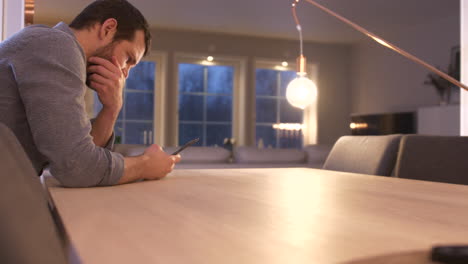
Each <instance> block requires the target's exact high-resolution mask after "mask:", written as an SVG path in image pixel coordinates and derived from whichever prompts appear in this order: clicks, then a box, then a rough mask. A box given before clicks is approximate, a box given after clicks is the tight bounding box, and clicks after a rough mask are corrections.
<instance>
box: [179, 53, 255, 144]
mask: <svg viewBox="0 0 468 264" xmlns="http://www.w3.org/2000/svg"><path fill="white" fill-rule="evenodd" d="M208 56H213V57H214V61H213V62H208V61H206V58H207V57H208ZM246 61H247V60H246V58H245V57H233V56H224V55H216V54H188V53H176V54H175V55H174V65H173V72H174V86H175V87H176V89H175V91H174V97H175V99H174V101H173V102H175V104H174V106H173V108H172V109H171V110H174V113H175V122H173V125H174V127H173V128H172V131H175V133H174V135H173V138H172V140H171V142H175V145H176V146H177V145H178V138H179V111H178V110H179V109H178V107H179V88H180V87H179V64H181V63H188V64H200V65H206V66H214V65H219V66H231V67H233V68H234V76H233V84H232V119H231V120H232V121H231V129H232V137H233V138H235V139H236V141H237V142H238V144H245V143H244V142H245V141H246V138H245V137H246V136H245V135H246V132H245V127H246V124H245V123H246V120H245V118H242V117H244V116H245V105H246V101H245V100H243V98H245V95H246V91H245V87H246V85H245V72H246Z"/></svg>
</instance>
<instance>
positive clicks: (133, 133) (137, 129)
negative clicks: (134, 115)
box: [123, 121, 154, 144]
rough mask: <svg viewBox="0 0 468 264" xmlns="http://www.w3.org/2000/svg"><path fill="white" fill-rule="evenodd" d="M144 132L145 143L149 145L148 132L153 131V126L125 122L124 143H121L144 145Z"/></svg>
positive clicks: (150, 124)
mask: <svg viewBox="0 0 468 264" xmlns="http://www.w3.org/2000/svg"><path fill="white" fill-rule="evenodd" d="M145 131H146V143H149V142H148V139H149V132H150V131H153V124H152V123H140V122H131V121H127V122H126V123H125V142H123V143H125V144H144V142H145V141H144V135H145ZM153 137H154V135H153Z"/></svg>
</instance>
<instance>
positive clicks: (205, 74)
mask: <svg viewBox="0 0 468 264" xmlns="http://www.w3.org/2000/svg"><path fill="white" fill-rule="evenodd" d="M207 93H208V67H204V68H203V139H204V140H203V146H206V145H207V141H208V139H207V134H208V133H207V129H208V127H207V124H206V122H207V121H208V118H207V115H208V113H207V112H208V106H207Z"/></svg>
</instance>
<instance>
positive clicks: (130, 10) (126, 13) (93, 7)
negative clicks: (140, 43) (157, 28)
mask: <svg viewBox="0 0 468 264" xmlns="http://www.w3.org/2000/svg"><path fill="white" fill-rule="evenodd" d="M109 18H114V19H115V20H117V32H116V33H115V36H114V40H113V41H119V40H128V41H133V39H134V38H135V32H136V31H138V30H143V32H144V35H145V53H144V55H146V53H148V51H149V50H150V47H151V33H150V30H149V25H148V22H147V21H146V19H145V17H144V16H143V15H142V14H141V12H140V11H139V10H138V9H136V7H134V6H133V5H132V4H130V3H129V2H127V0H96V1H94V2H93V3H91V4H90V5H88V6H87V7H86V8H85V9H83V11H81V13H80V14H78V16H76V17H75V19H73V21H72V22H71V24H70V27H71V28H74V29H89V28H91V27H93V26H94V25H95V24H96V23H100V24H102V23H104V21H106V20H107V19H109Z"/></svg>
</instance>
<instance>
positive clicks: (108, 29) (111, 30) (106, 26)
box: [99, 18, 117, 41]
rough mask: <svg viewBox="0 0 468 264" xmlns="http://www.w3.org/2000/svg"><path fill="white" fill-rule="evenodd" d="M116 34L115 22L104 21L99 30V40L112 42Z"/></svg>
mask: <svg viewBox="0 0 468 264" xmlns="http://www.w3.org/2000/svg"><path fill="white" fill-rule="evenodd" d="M116 32H117V20H115V18H108V19H106V21H104V22H103V23H102V25H101V27H100V29H99V38H100V39H101V40H104V41H106V40H107V41H112V40H113V39H114V35H115V33H116Z"/></svg>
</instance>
